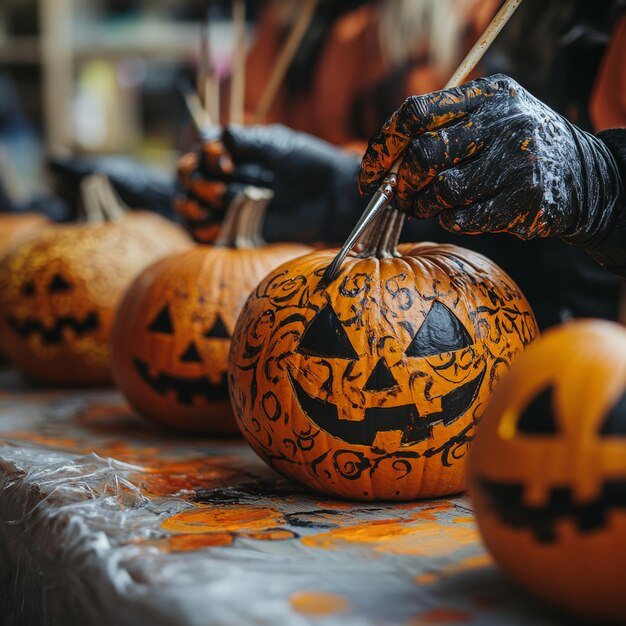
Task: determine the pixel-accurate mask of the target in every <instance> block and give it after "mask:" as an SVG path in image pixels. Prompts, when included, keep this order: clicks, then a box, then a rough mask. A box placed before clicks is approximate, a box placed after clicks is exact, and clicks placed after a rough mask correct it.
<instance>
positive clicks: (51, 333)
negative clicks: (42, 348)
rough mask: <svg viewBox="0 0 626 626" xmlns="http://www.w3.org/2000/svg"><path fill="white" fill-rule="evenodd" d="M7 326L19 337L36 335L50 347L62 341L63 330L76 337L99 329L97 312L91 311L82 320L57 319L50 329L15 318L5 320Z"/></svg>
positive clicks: (40, 324) (34, 322)
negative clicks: (69, 331)
mask: <svg viewBox="0 0 626 626" xmlns="http://www.w3.org/2000/svg"><path fill="white" fill-rule="evenodd" d="M7 324H8V325H9V327H10V328H12V329H13V331H14V332H15V333H16V334H18V335H19V336H20V337H23V338H25V339H27V338H28V337H30V336H31V335H35V334H38V335H40V336H41V340H42V341H43V343H45V344H48V345H52V344H57V343H61V342H62V341H63V339H64V337H63V330H64V329H65V328H70V329H71V330H73V331H74V334H75V335H76V336H77V337H81V336H82V335H86V334H88V333H91V332H93V331H96V330H98V328H100V317H99V316H98V312H97V311H91V313H88V314H87V316H86V317H85V319H83V320H79V319H77V318H76V317H74V316H73V315H63V316H61V317H57V318H56V321H55V323H54V325H53V326H50V327H48V326H46V325H44V324H43V323H41V322H40V321H39V320H36V319H33V318H29V319H25V320H18V319H17V318H16V317H9V318H7Z"/></svg>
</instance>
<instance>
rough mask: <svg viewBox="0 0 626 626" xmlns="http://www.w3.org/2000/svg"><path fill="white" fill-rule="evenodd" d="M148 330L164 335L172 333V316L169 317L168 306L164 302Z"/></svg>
mask: <svg viewBox="0 0 626 626" xmlns="http://www.w3.org/2000/svg"><path fill="white" fill-rule="evenodd" d="M148 330H149V331H150V332H153V333H163V334H165V335H173V334H174V326H173V325H172V318H171V317H170V308H169V306H168V305H167V304H166V305H165V306H164V307H163V308H162V309H161V310H160V311H159V313H158V315H157V316H156V317H155V318H154V320H153V321H152V323H151V324H150V326H148Z"/></svg>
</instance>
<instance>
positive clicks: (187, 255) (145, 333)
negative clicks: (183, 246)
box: [113, 190, 310, 435]
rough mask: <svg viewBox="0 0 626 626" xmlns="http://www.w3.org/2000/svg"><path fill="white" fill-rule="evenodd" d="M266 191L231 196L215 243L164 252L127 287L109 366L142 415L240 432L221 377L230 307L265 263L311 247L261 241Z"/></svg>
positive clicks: (187, 426) (235, 307) (233, 316)
mask: <svg viewBox="0 0 626 626" xmlns="http://www.w3.org/2000/svg"><path fill="white" fill-rule="evenodd" d="M247 193H251V192H250V190H248V191H247ZM267 200H268V198H267V197H265V198H264V197H258V196H256V197H255V198H252V197H249V198H247V199H246V200H245V201H243V202H235V203H233V205H231V208H230V209H229V213H228V214H227V219H226V221H225V222H224V225H223V227H222V232H221V235H220V237H219V238H218V240H217V242H216V245H214V246H201V245H199V246H196V247H195V248H193V249H191V250H187V251H185V252H181V253H178V254H176V255H173V256H170V257H167V258H165V259H162V260H161V261H159V262H157V263H155V264H154V265H152V266H151V267H149V268H148V269H146V270H145V271H144V272H143V273H142V274H141V275H140V276H139V277H138V278H137V280H136V281H135V282H134V284H133V285H132V287H131V288H130V289H129V290H128V293H127V294H126V297H125V298H124V301H123V303H122V305H121V307H120V310H119V313H118V315H117V320H116V323H115V330H114V334H113V362H114V372H115V377H116V380H117V384H118V386H119V388H120V389H121V390H122V391H123V392H124V394H125V395H126V397H127V398H128V400H129V402H130V403H131V404H132V405H133V407H134V408H135V409H136V410H137V411H138V412H139V413H141V414H142V415H144V416H145V417H147V418H149V419H152V420H154V421H156V422H159V423H161V424H165V425H167V426H171V427H174V428H178V429H180V430H186V431H192V432H202V433H207V434H213V435H223V434H234V433H237V432H238V430H237V425H236V424H235V421H234V419H233V416H232V409H231V406H230V401H229V399H228V385H227V378H226V372H227V369H228V350H229V348H230V337H231V334H232V332H233V329H234V327H235V322H236V320H237V316H238V315H239V312H240V311H241V309H242V307H243V305H244V303H245V301H246V298H247V297H248V295H249V293H250V292H251V291H252V290H253V289H254V287H256V286H257V285H258V283H259V281H260V280H261V279H262V278H263V277H264V276H265V275H266V274H268V272H270V271H271V270H273V269H274V268H275V267H276V266H278V265H280V264H281V263H283V262H284V261H286V260H287V259H292V258H294V257H296V256H299V255H302V254H304V253H306V252H308V251H309V250H310V248H308V247H306V246H303V245H299V244H283V243H281V244H272V245H265V244H263V242H262V241H261V239H260V231H261V226H262V219H261V218H262V213H263V210H264V208H265V205H266V204H267Z"/></svg>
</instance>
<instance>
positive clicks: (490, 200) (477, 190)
mask: <svg viewBox="0 0 626 626" xmlns="http://www.w3.org/2000/svg"><path fill="white" fill-rule="evenodd" d="M398 158H402V164H401V166H400V170H399V173H398V187H397V194H396V203H397V206H398V208H399V209H400V210H402V211H405V212H407V213H409V214H410V215H414V216H416V217H419V218H429V217H433V216H438V218H439V222H440V224H441V225H442V226H443V227H444V228H446V229H447V230H450V231H455V232H462V233H470V234H476V233H483V232H509V233H512V234H514V235H517V236H518V237H520V238H522V239H531V238H533V237H553V236H557V237H562V238H564V239H566V240H567V241H570V242H572V243H576V244H579V245H583V246H585V247H587V248H594V247H595V246H596V245H598V242H599V241H601V240H602V239H604V238H605V237H606V236H607V234H608V233H609V232H610V230H611V228H612V227H613V225H614V223H615V221H616V219H617V214H618V213H619V211H620V210H621V208H622V207H623V205H624V199H623V196H622V194H623V190H622V188H621V182H620V174H619V169H618V167H617V165H616V162H615V159H614V158H613V156H612V155H611V152H610V151H609V150H608V148H607V146H606V145H605V144H604V143H603V142H602V141H600V140H599V139H598V138H596V137H594V136H593V135H590V134H588V133H585V132H583V131H581V130H580V129H578V128H576V127H575V126H573V125H572V124H571V123H570V122H568V121H567V120H566V119H565V118H563V117H561V116H560V115H558V114H557V113H555V112H554V111H553V110H552V109H550V108H549V107H548V106H546V105H545V104H543V103H542V102H540V101H539V100H537V99H536V98H535V97H533V96H532V95H531V94H530V93H528V92H527V91H526V90H525V89H524V88H523V87H521V86H520V85H518V84H517V83H516V82H515V81H514V80H512V79H511V78H509V77H507V76H504V75H501V74H499V75H496V76H492V77H490V78H481V79H479V80H475V81H472V82H470V83H467V84H465V85H462V86H461V87H458V88H455V89H450V90H448V91H438V92H435V93H431V94H427V95H424V96H413V97H411V98H409V99H408V100H407V101H406V102H405V103H404V104H403V105H402V106H401V107H400V109H399V110H398V111H396V112H395V113H394V114H393V115H392V116H391V117H390V118H389V119H388V120H387V122H386V123H385V124H384V125H383V126H382V128H381V129H380V130H379V131H378V132H377V133H375V134H374V135H373V136H372V138H371V139H370V142H369V146H368V149H367V151H366V153H365V156H364V157H363V161H362V163H361V171H360V176H359V186H360V189H361V191H362V192H363V193H370V192H372V191H373V190H374V189H375V188H376V187H377V185H378V184H379V183H380V182H381V181H382V180H383V179H384V177H385V175H386V173H387V171H388V170H389V168H390V167H391V166H392V164H393V163H394V162H395V161H396V159H398Z"/></svg>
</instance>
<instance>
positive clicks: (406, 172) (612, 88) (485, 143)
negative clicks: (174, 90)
mask: <svg viewBox="0 0 626 626" xmlns="http://www.w3.org/2000/svg"><path fill="white" fill-rule="evenodd" d="M625 20H626V17H625V14H624V5H623V3H621V2H615V1H613V2H611V1H607V0H597V1H596V2H594V3H593V6H591V4H590V3H588V2H584V1H583V0H578V1H573V0H545V1H544V0H526V1H525V3H524V4H523V5H522V6H521V8H520V9H519V10H518V12H517V13H516V15H515V16H514V17H513V19H512V20H511V22H510V23H509V25H508V26H507V28H506V29H505V30H504V31H503V33H502V37H501V39H499V40H498V41H497V42H496V44H497V45H495V46H494V47H493V48H492V50H491V53H490V54H489V56H488V57H487V58H486V59H485V64H484V65H485V67H486V68H488V70H489V71H497V70H500V71H501V70H504V71H506V72H507V73H508V74H510V75H511V76H512V77H513V78H514V79H516V80H513V78H509V77H507V76H503V75H498V76H495V77H492V78H489V79H481V80H480V82H478V83H474V84H472V83H470V84H469V85H465V86H464V87H462V88H460V89H456V90H452V92H436V93H431V94H426V95H424V96H414V97H412V98H410V99H409V100H407V101H406V102H405V104H403V105H402V106H401V107H400V108H399V109H398V110H397V111H396V112H395V113H393V114H392V116H391V117H390V118H389V119H388V121H387V122H386V123H385V124H384V125H383V126H382V127H381V128H380V129H379V130H378V131H376V132H375V133H374V134H373V136H372V137H371V139H370V142H369V148H368V150H367V152H366V154H365V157H364V159H363V163H360V159H359V158H358V157H354V156H352V155H350V154H348V153H346V152H345V151H342V150H340V149H338V148H336V147H333V146H332V145H330V144H328V143H325V142H323V141H320V140H318V139H315V138H313V137H311V136H310V135H305V134H303V133H296V132H293V131H291V130H289V129H287V128H285V127H283V126H269V127H249V128H241V127H235V126H233V127H227V128H225V129H224V131H223V133H222V140H223V142H224V144H225V146H226V148H227V150H228V152H229V157H228V162H225V161H221V160H213V161H209V162H207V163H205V164H204V165H203V171H202V175H203V181H204V182H205V183H207V182H211V181H213V182H214V184H215V185H218V186H219V185H221V187H219V188H218V187H215V190H216V193H215V195H214V202H215V206H219V205H220V203H223V202H224V201H225V200H227V198H228V197H229V194H230V193H232V192H234V191H235V190H236V189H237V186H238V185H241V184H242V183H244V182H254V181H256V182H257V184H262V185H264V186H269V187H271V188H272V189H274V191H275V193H276V196H275V200H274V202H273V204H272V206H271V207H270V213H269V216H268V217H269V219H268V228H267V231H266V236H267V238H268V239H269V240H275V239H285V238H289V237H291V238H296V239H309V240H316V239H317V240H324V241H330V242H332V241H340V240H342V239H343V238H344V237H345V236H346V234H347V233H348V232H349V231H350V229H351V227H352V225H353V224H354V223H355V221H356V219H357V218H358V216H359V214H360V212H361V211H362V209H363V208H364V205H365V202H366V198H363V197H360V196H359V195H358V193H357V189H356V178H357V175H359V182H360V185H361V191H362V192H364V193H370V192H371V191H372V190H373V189H374V188H375V187H376V185H377V183H378V182H379V181H380V180H381V179H382V178H383V177H384V176H385V174H386V172H387V170H388V169H389V167H391V164H392V163H393V161H394V160H395V159H396V158H398V157H400V156H402V161H403V165H402V167H401V170H400V175H399V178H400V180H399V184H398V197H397V205H398V207H399V208H400V209H402V210H403V211H405V212H406V213H408V214H409V215H412V216H415V217H419V218H437V219H419V220H412V221H411V223H410V224H409V228H407V229H406V235H405V236H406V238H408V239H412V240H416V239H417V240H419V239H431V240H435V241H440V242H451V243H456V244H458V245H462V246H465V247H468V248H471V249H474V250H477V251H479V252H482V253H484V254H486V255H487V256H489V257H490V258H492V259H493V260H494V261H495V262H497V263H498V264H499V265H501V266H502V267H503V268H504V269H505V270H506V271H507V272H508V273H509V274H511V276H512V277H513V278H514V279H515V280H516V281H517V282H518V284H519V285H520V287H521V288H522V290H523V291H524V293H525V294H526V295H527V297H528V299H529V301H530V302H531V304H532V305H533V307H534V309H535V312H536V314H537V318H538V321H539V324H540V326H541V327H544V328H545V327H547V326H550V325H552V324H556V323H558V322H560V321H563V320H565V319H568V318H570V317H605V318H609V319H615V318H616V317H617V312H618V295H619V283H618V281H617V280H616V279H615V278H614V277H612V276H611V273H613V274H614V275H617V276H620V277H626V215H625V211H626V208H625V197H624V180H625V179H626V172H625V170H626V135H625V134H626V130H624V128H619V129H616V130H615V129H614V130H610V129H606V126H607V125H608V126H614V125H618V126H622V127H623V126H624V124H625V122H626V107H625V102H626V99H625V98H624V84H625V81H626V76H625V71H626V69H625V65H624V63H623V58H624V57H623V50H624V41H625V39H624V38H625V37H626V21H625ZM620 51H621V55H622V56H621V57H620ZM620 59H621V61H620ZM527 86H528V87H529V88H527ZM531 89H532V92H536V93H538V94H541V97H542V98H543V99H544V100H545V101H547V102H548V103H549V104H545V103H544V102H542V101H541V100H539V99H538V98H536V97H535V96H534V95H533V94H532V92H531ZM440 115H444V116H447V117H448V121H449V124H448V123H446V124H445V125H444V126H441V125H439V124H437V123H436V122H435V121H434V120H436V119H437V116H440ZM568 117H570V118H571V121H570V119H568ZM572 122H576V124H578V126H575V125H574V124H573V123H572ZM594 131H595V132H596V133H597V134H596V135H594V134H592V132H594ZM598 131H603V132H598ZM445 142H448V143H447V144H446V143H445ZM444 145H446V149H444V148H443V146H444ZM471 145H473V146H474V147H475V148H476V150H475V151H474V150H473V149H472V151H470V149H469V148H470V146H471ZM470 152H472V154H470ZM431 171H434V172H435V175H434V176H432V175H430V174H428V172H431ZM477 233H481V236H480V237H469V236H467V235H468V234H477ZM511 234H513V235H516V237H511V236H510V235H511ZM601 265H603V266H605V267H606V268H608V269H609V270H610V272H611V273H609V271H606V270H604V269H602V267H601Z"/></svg>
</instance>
